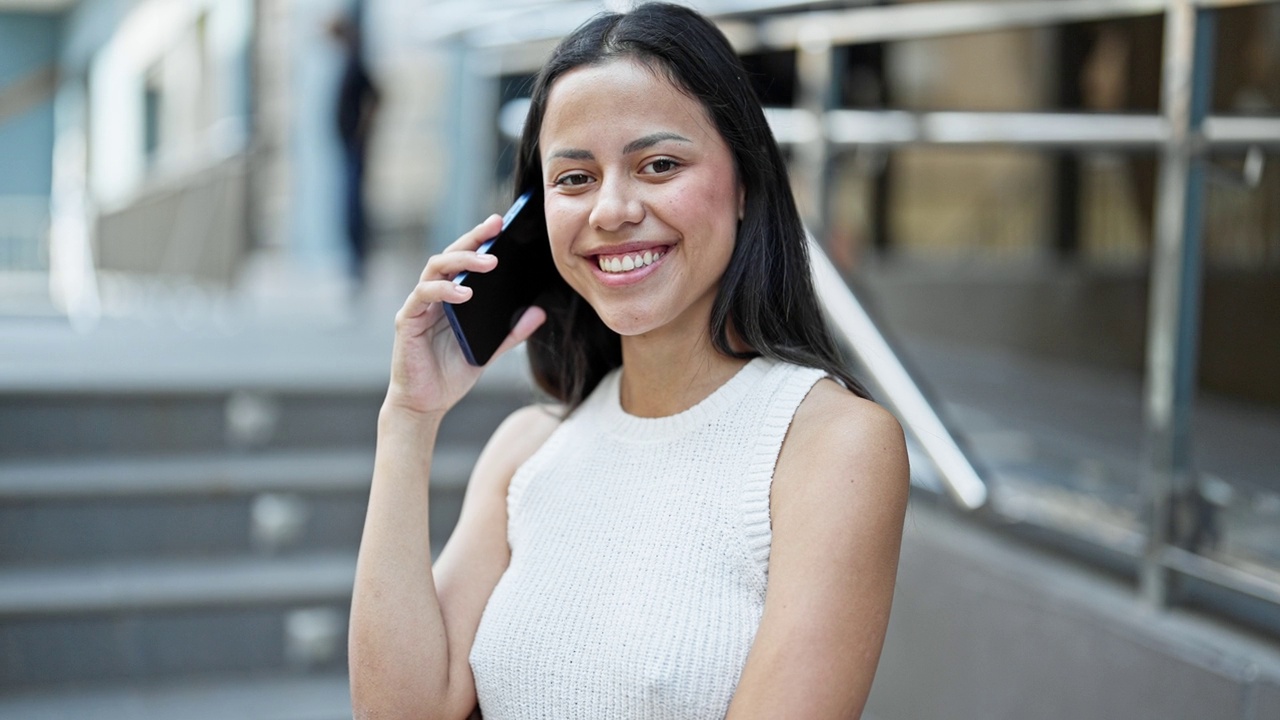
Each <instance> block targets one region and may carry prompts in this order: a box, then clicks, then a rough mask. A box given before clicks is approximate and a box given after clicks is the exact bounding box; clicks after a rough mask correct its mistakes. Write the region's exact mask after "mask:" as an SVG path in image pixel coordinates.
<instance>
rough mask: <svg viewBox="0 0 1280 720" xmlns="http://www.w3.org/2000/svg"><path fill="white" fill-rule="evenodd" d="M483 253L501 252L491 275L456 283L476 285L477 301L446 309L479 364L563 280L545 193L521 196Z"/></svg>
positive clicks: (471, 360)
mask: <svg viewBox="0 0 1280 720" xmlns="http://www.w3.org/2000/svg"><path fill="white" fill-rule="evenodd" d="M477 252H481V253H490V254H492V255H496V256H497V257H498V265H497V266H496V267H495V268H494V269H492V270H490V271H489V272H486V273H472V272H463V273H459V274H458V276H457V277H455V278H454V279H453V282H454V283H457V284H459V285H466V286H467V287H469V288H471V291H472V292H471V299H470V300H467V301H466V302H464V303H460V304H458V305H452V304H449V303H445V306H444V312H445V315H446V316H448V318H449V325H450V326H452V327H453V334H454V335H455V336H457V338H458V344H459V345H460V346H462V354H463V355H464V356H466V358H467V362H469V363H471V364H472V365H477V366H479V365H484V364H485V363H487V362H489V360H490V358H492V357H493V354H494V352H496V351H497V350H498V346H499V345H501V344H502V341H503V340H506V339H507V335H509V334H510V333H511V328H512V327H514V326H515V324H516V321H517V320H519V319H520V315H521V313H523V311H524V309H525V308H527V307H529V306H530V305H534V304H536V302H535V301H536V300H537V299H538V296H539V295H541V294H542V293H543V292H545V291H546V290H547V289H548V288H550V287H551V286H552V284H553V283H554V282H555V281H557V280H559V277H560V275H559V273H558V272H557V271H556V266H555V263H554V262H552V260H551V249H550V247H548V244H547V225H546V220H545V219H544V216H543V211H542V196H541V195H540V194H539V195H534V194H533V191H528V192H525V193H524V194H523V195H521V196H520V197H519V198H517V199H516V201H515V202H514V203H513V204H512V205H511V208H510V209H508V210H507V214H506V215H504V216H503V218H502V230H501V231H499V232H498V234H497V236H495V237H493V238H490V239H489V240H487V241H485V243H484V244H483V245H481V246H480V249H479V250H478V251H477Z"/></svg>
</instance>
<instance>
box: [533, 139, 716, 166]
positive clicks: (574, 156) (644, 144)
mask: <svg viewBox="0 0 1280 720" xmlns="http://www.w3.org/2000/svg"><path fill="white" fill-rule="evenodd" d="M667 140H674V141H676V142H686V143H691V142H693V141H692V140H690V139H689V138H687V137H685V136H683V135H677V134H676V133H673V132H656V133H653V134H652V135H645V136H644V137H642V138H637V139H635V140H632V141H631V142H629V143H627V144H626V145H624V146H623V147H622V154H623V155H630V154H631V153H633V152H635V151H637V150H644V149H645V148H651V147H653V146H654V145H657V144H658V143H660V142H664V141H667ZM551 157H553V158H565V159H568V160H595V158H596V156H595V155H593V154H592V153H591V151H590V150H578V149H576V148H566V149H564V150H556V151H555V152H553V153H551Z"/></svg>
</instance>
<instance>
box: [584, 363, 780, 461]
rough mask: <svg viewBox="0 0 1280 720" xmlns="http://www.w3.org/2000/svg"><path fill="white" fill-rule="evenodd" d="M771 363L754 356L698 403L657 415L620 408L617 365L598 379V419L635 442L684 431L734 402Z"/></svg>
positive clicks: (619, 375) (674, 434)
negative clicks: (641, 414) (642, 413)
mask: <svg viewBox="0 0 1280 720" xmlns="http://www.w3.org/2000/svg"><path fill="white" fill-rule="evenodd" d="M772 364H773V363H772V361H770V360H768V359H767V358H763V357H757V358H753V359H752V360H751V361H750V362H748V363H747V364H746V365H743V366H742V369H740V370H738V372H737V373H735V374H734V376H733V377H731V378H729V379H728V380H727V381H725V383H724V384H723V385H721V386H720V387H718V388H716V389H715V391H713V392H712V393H711V394H710V395H708V396H706V397H705V398H703V399H702V400H701V401H699V402H698V404H696V405H694V406H693V407H691V408H689V409H688V410H684V411H683V412H679V413H676V414H675V415H667V416H666V417H656V418H647V417H639V416H637V415H632V414H631V413H628V412H627V411H626V410H623V409H622V369H621V368H619V369H617V370H615V371H613V372H612V373H610V374H609V375H608V376H606V377H605V378H604V379H603V380H601V381H600V388H599V390H598V391H597V392H598V393H599V395H600V404H599V406H598V409H599V412H600V415H601V417H600V419H601V420H602V421H603V422H604V423H605V425H604V427H606V428H607V429H608V430H609V431H611V432H613V433H615V434H618V435H621V436H625V437H626V438H628V439H630V440H634V441H637V442H647V441H652V440H665V439H669V438H672V437H677V436H680V435H684V434H687V433H688V432H689V431H691V430H694V429H696V428H698V427H701V426H703V425H705V424H706V423H708V422H710V421H711V420H712V419H714V418H715V417H716V416H717V415H719V414H720V413H722V412H724V411H725V409H726V408H728V407H730V406H732V405H733V404H734V403H735V402H737V401H738V400H739V399H740V398H741V397H742V396H744V395H745V394H746V393H747V391H748V390H750V389H751V387H752V386H754V385H755V384H756V383H758V382H759V381H760V380H761V379H763V378H764V376H765V374H766V373H768V372H769V368H770V367H771V366H772Z"/></svg>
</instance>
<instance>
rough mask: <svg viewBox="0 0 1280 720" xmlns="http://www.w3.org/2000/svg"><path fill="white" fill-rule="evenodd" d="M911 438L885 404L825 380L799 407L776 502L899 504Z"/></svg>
mask: <svg viewBox="0 0 1280 720" xmlns="http://www.w3.org/2000/svg"><path fill="white" fill-rule="evenodd" d="M908 475H909V471H908V466H907V449H906V441H905V439H904V437H903V432H902V426H901V425H900V424H899V423H898V420H897V419H896V418H895V417H894V416H893V415H892V414H891V413H890V412H889V411H888V410H885V409H884V408H883V407H881V406H880V405H878V404H876V403H874V402H872V401H870V400H866V399H864V398H860V397H858V396H856V395H854V394H853V393H851V392H849V391H848V390H846V389H845V388H843V387H842V386H840V385H839V384H838V383H836V382H834V381H832V380H829V379H824V380H821V381H819V382H818V383H817V384H816V385H814V387H813V389H812V390H811V391H810V392H809V394H808V396H807V397H805V399H804V401H803V402H802V403H801V404H800V407H799V408H798V409H797V410H796V414H795V417H794V419H793V420H792V422H791V428H790V430H789V431H788V433H787V437H786V440H785V442H784V443H783V447H782V452H781V455H780V456H779V458H778V467H777V472H776V474H775V478H774V491H773V495H774V505H775V511H776V510H777V509H778V508H777V507H776V506H777V505H779V504H783V505H786V504H787V503H788V501H789V500H791V499H793V498H796V497H798V496H802V497H804V498H806V499H807V501H806V502H805V504H806V505H809V504H811V503H814V504H817V505H822V504H823V503H824V502H827V501H833V502H835V503H836V507H838V506H839V505H841V504H845V503H848V502H859V501H860V502H866V501H868V500H879V501H881V502H887V503H888V504H889V505H890V506H896V505H899V504H900V503H903V502H905V498H906V494H907V490H908Z"/></svg>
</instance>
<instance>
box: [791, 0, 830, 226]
mask: <svg viewBox="0 0 1280 720" xmlns="http://www.w3.org/2000/svg"><path fill="white" fill-rule="evenodd" d="M831 64H832V53H831V39H830V37H828V35H827V33H826V31H825V30H824V29H823V28H822V26H821V25H818V24H817V23H814V24H813V25H810V26H807V27H806V28H805V30H804V31H803V32H802V37H801V40H800V44H799V47H798V48H797V52H796V76H797V77H796V79H797V81H798V84H799V97H798V98H797V100H798V102H797V105H798V106H799V108H800V109H801V110H803V111H806V112H808V113H809V115H810V116H811V117H812V118H813V120H814V132H813V133H812V135H811V137H808V138H806V139H805V140H803V141H802V142H799V143H797V144H796V147H795V168H796V173H795V175H794V176H793V182H794V183H795V185H796V190H797V192H796V199H797V200H798V202H799V205H800V216H801V217H802V218H803V219H804V223H805V225H806V226H808V227H809V228H810V230H811V231H813V232H815V233H816V234H817V235H818V237H820V238H822V237H825V236H826V233H827V173H828V166H829V158H830V148H829V144H830V140H829V139H828V137H827V132H826V128H825V127H824V125H823V120H824V118H825V117H826V113H827V110H829V109H830V106H831V104H832V102H831V96H832V94H833V91H834V86H833V85H832V82H833V77H832V76H833V73H832V70H833V68H832V66H831Z"/></svg>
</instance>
